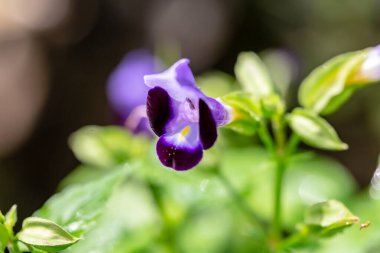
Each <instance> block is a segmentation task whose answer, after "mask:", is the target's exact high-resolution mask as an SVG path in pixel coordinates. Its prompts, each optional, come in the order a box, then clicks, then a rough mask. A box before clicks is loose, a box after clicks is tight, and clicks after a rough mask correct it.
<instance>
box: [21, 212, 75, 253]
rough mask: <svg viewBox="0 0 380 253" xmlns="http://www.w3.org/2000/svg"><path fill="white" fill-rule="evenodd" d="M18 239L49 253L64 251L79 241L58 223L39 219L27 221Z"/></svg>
mask: <svg viewBox="0 0 380 253" xmlns="http://www.w3.org/2000/svg"><path fill="white" fill-rule="evenodd" d="M17 238H18V239H19V240H20V241H21V242H23V243H25V244H28V245H30V246H33V247H35V248H37V249H41V250H45V251H49V252H57V251H61V250H64V249H66V248H68V247H70V246H71V245H73V244H74V243H76V242H77V241H78V240H79V239H78V238H75V237H74V236H72V235H71V234H70V233H68V232H67V231H66V230H65V229H63V228H62V227H60V226H59V225H57V224H56V223H54V222H52V221H50V220H46V219H42V218H38V217H30V218H27V219H25V220H24V222H23V225H22V230H21V231H20V233H18V235H17Z"/></svg>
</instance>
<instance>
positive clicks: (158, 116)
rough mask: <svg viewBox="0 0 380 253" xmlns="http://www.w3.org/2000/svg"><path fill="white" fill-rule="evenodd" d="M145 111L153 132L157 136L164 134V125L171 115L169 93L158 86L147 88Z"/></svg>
mask: <svg viewBox="0 0 380 253" xmlns="http://www.w3.org/2000/svg"><path fill="white" fill-rule="evenodd" d="M146 112H147V116H148V119H149V123H150V126H151V128H152V130H153V132H154V133H155V134H157V135H158V136H161V135H163V134H165V133H166V125H167V124H168V123H169V121H170V119H171V117H172V108H171V99H170V97H169V94H168V93H167V92H166V91H165V90H164V89H162V88H160V87H155V88H153V89H151V90H149V92H148V98H147V107H146Z"/></svg>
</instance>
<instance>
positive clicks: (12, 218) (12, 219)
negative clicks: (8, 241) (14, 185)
mask: <svg viewBox="0 0 380 253" xmlns="http://www.w3.org/2000/svg"><path fill="white" fill-rule="evenodd" d="M16 222H17V206H16V205H13V206H12V207H11V209H9V211H8V212H7V214H6V215H5V222H4V225H5V227H6V228H7V230H8V233H9V234H12V233H13V227H14V226H15V224H16Z"/></svg>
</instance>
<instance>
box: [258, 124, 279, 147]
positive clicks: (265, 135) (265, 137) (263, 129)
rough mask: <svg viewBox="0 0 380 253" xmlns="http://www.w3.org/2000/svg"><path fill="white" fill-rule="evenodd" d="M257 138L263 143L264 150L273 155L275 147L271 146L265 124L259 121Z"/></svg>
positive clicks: (271, 142) (270, 138) (271, 141)
mask: <svg viewBox="0 0 380 253" xmlns="http://www.w3.org/2000/svg"><path fill="white" fill-rule="evenodd" d="M258 134H259V137H260V139H261V141H262V142H263V144H264V146H265V148H266V149H267V150H268V151H269V152H270V153H273V152H274V151H275V147H274V144H273V140H272V136H271V135H270V133H269V131H268V128H267V126H266V124H265V122H263V121H261V127H260V129H259V132H258Z"/></svg>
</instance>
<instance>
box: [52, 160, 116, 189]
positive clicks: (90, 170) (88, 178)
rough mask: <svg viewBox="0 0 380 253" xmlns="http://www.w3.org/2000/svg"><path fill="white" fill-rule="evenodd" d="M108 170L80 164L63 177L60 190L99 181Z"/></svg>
mask: <svg viewBox="0 0 380 253" xmlns="http://www.w3.org/2000/svg"><path fill="white" fill-rule="evenodd" d="M108 172H109V171H108V170H103V169H99V168H98V167H92V166H87V165H79V166H78V167H77V168H75V169H74V170H73V171H71V173H69V174H68V175H67V176H66V177H65V178H64V179H62V181H61V182H60V183H59V186H58V190H62V189H64V188H66V187H67V186H70V185H75V184H85V183H89V182H92V181H97V180H98V179H99V178H101V177H104V176H106V175H107V174H108Z"/></svg>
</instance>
